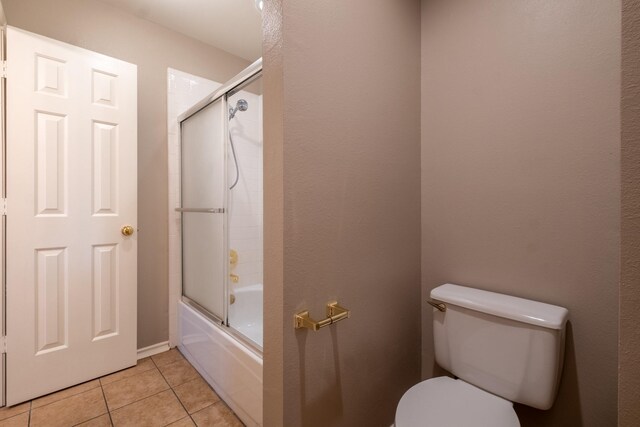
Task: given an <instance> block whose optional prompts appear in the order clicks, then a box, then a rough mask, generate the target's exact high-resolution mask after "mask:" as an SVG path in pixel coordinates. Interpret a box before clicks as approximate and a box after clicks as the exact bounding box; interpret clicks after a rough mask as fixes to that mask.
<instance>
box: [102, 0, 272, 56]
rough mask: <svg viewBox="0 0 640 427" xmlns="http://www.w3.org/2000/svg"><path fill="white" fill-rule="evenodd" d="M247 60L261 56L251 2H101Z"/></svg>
mask: <svg viewBox="0 0 640 427" xmlns="http://www.w3.org/2000/svg"><path fill="white" fill-rule="evenodd" d="M102 1H103V2H105V3H109V4H111V5H113V6H115V7H117V8H120V9H123V10H125V11H127V12H129V13H132V14H134V15H136V16H138V17H140V18H142V19H146V20H148V21H151V22H155V23H156V24H160V25H162V26H164V27H167V28H169V29H172V30H174V31H177V32H179V33H182V34H184V35H187V36H189V37H192V38H194V39H197V40H200V41H202V42H204V43H207V44H209V45H212V46H215V47H218V48H220V49H222V50H225V51H227V52H229V53H232V54H234V55H236V56H239V57H241V58H244V59H247V60H249V61H255V60H256V59H258V58H259V57H260V56H262V17H261V15H260V12H259V11H258V9H256V7H255V1H254V0H102Z"/></svg>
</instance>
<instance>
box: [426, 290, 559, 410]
mask: <svg viewBox="0 0 640 427" xmlns="http://www.w3.org/2000/svg"><path fill="white" fill-rule="evenodd" d="M431 298H432V299H433V300H435V301H436V302H443V303H444V304H445V306H446V309H445V311H444V312H441V311H439V310H436V309H434V315H433V334H434V345H435V357H436V362H437V363H438V365H440V366H441V367H443V368H444V369H446V370H447V371H449V372H451V373H452V374H453V375H455V376H456V377H458V378H460V379H462V380H463V381H466V382H468V383H470V384H473V385H475V386H476V387H479V388H481V389H483V390H486V391H488V392H490V393H493V394H495V395H498V396H501V397H503V398H505V399H507V400H510V401H512V402H519V403H522V404H525V405H528V406H532V407H534V408H538V409H549V408H550V407H551V406H552V405H553V401H554V400H555V397H556V392H557V390H558V384H559V382H560V375H561V374H562V363H563V359H564V337H565V326H566V321H567V317H568V314H569V312H568V311H567V309H566V308H563V307H558V306H555V305H550V304H545V303H541V302H537V301H531V300H527V299H523V298H517V297H513V296H509V295H503V294H498V293H495V292H488V291H483V290H480V289H474V288H469V287H465V286H459V285H453V284H446V285H442V286H439V287H437V288H435V289H433V290H432V291H431Z"/></svg>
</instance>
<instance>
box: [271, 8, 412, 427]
mask: <svg viewBox="0 0 640 427" xmlns="http://www.w3.org/2000/svg"><path fill="white" fill-rule="evenodd" d="M265 14H266V23H265V29H266V33H267V35H266V42H265V43H266V44H265V48H264V51H265V61H266V63H265V70H266V71H265V94H264V99H265V123H266V128H265V132H266V133H265V222H266V223H267V224H269V226H270V227H271V226H272V225H273V226H274V227H275V229H274V230H265V246H266V248H267V252H266V254H265V257H266V260H265V261H266V262H265V266H266V272H265V298H266V303H265V313H266V316H265V321H266V324H265V343H266V344H265V405H266V407H265V425H267V426H282V425H286V426H287V427H295V426H305V427H313V426H365V425H366V426H388V425H390V424H391V423H392V422H393V417H394V413H395V408H396V405H397V403H398V400H399V399H400V397H401V395H402V393H403V392H404V391H405V390H406V389H407V388H408V387H409V386H411V385H412V384H414V383H416V382H417V381H418V380H419V376H420V368H419V367H420V357H419V352H420V322H419V319H420V285H419V282H420V233H419V231H418V230H419V229H420V214H419V212H420V160H419V153H420V140H419V129H420V114H419V109H420V103H419V99H420V97H419V68H420V59H419V58H420V49H419V46H420V44H419V43H420V36H419V34H420V18H419V16H420V4H419V2H418V1H416V0H394V1H381V2H371V1H369V0H349V1H343V0H327V1H322V2H307V1H284V2H280V1H270V2H267V10H266V12H265ZM280 30H282V31H280ZM270 162H273V163H271V164H270ZM279 166H281V168H280V170H278V168H279ZM272 221H273V222H272ZM332 299H337V300H338V301H339V302H340V303H341V304H343V305H344V306H345V307H347V308H349V309H351V311H352V317H351V318H350V319H347V320H345V321H343V322H341V323H339V324H337V325H333V326H331V327H328V328H326V329H322V330H320V331H318V332H308V331H294V329H293V324H292V323H293V315H294V313H295V312H297V311H301V310H305V309H308V310H310V312H311V315H312V316H313V317H316V318H322V317H324V310H325V304H326V303H327V301H329V300H332ZM271 311H275V312H274V313H270V312H271Z"/></svg>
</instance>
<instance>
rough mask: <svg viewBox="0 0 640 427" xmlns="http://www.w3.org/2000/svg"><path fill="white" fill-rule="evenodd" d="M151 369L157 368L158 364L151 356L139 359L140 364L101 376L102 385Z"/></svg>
mask: <svg viewBox="0 0 640 427" xmlns="http://www.w3.org/2000/svg"><path fill="white" fill-rule="evenodd" d="M151 369H156V365H155V364H154V363H153V361H152V360H151V358H150V357H147V358H145V359H141V360H138V364H137V365H136V366H133V367H131V368H129V369H124V370H122V371H118V372H115V373H113V374H110V375H106V376H104V377H102V378H100V382H101V383H102V385H105V384H111V383H113V382H116V381H120V380H123V379H125V378H129V377H132V376H134V375H137V374H140V373H142V372H146V371H148V370H151Z"/></svg>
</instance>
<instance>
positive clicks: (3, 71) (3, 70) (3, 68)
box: [0, 61, 7, 79]
mask: <svg viewBox="0 0 640 427" xmlns="http://www.w3.org/2000/svg"><path fill="white" fill-rule="evenodd" d="M0 77H1V78H3V79H6V78H7V61H2V64H1V65H0Z"/></svg>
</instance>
